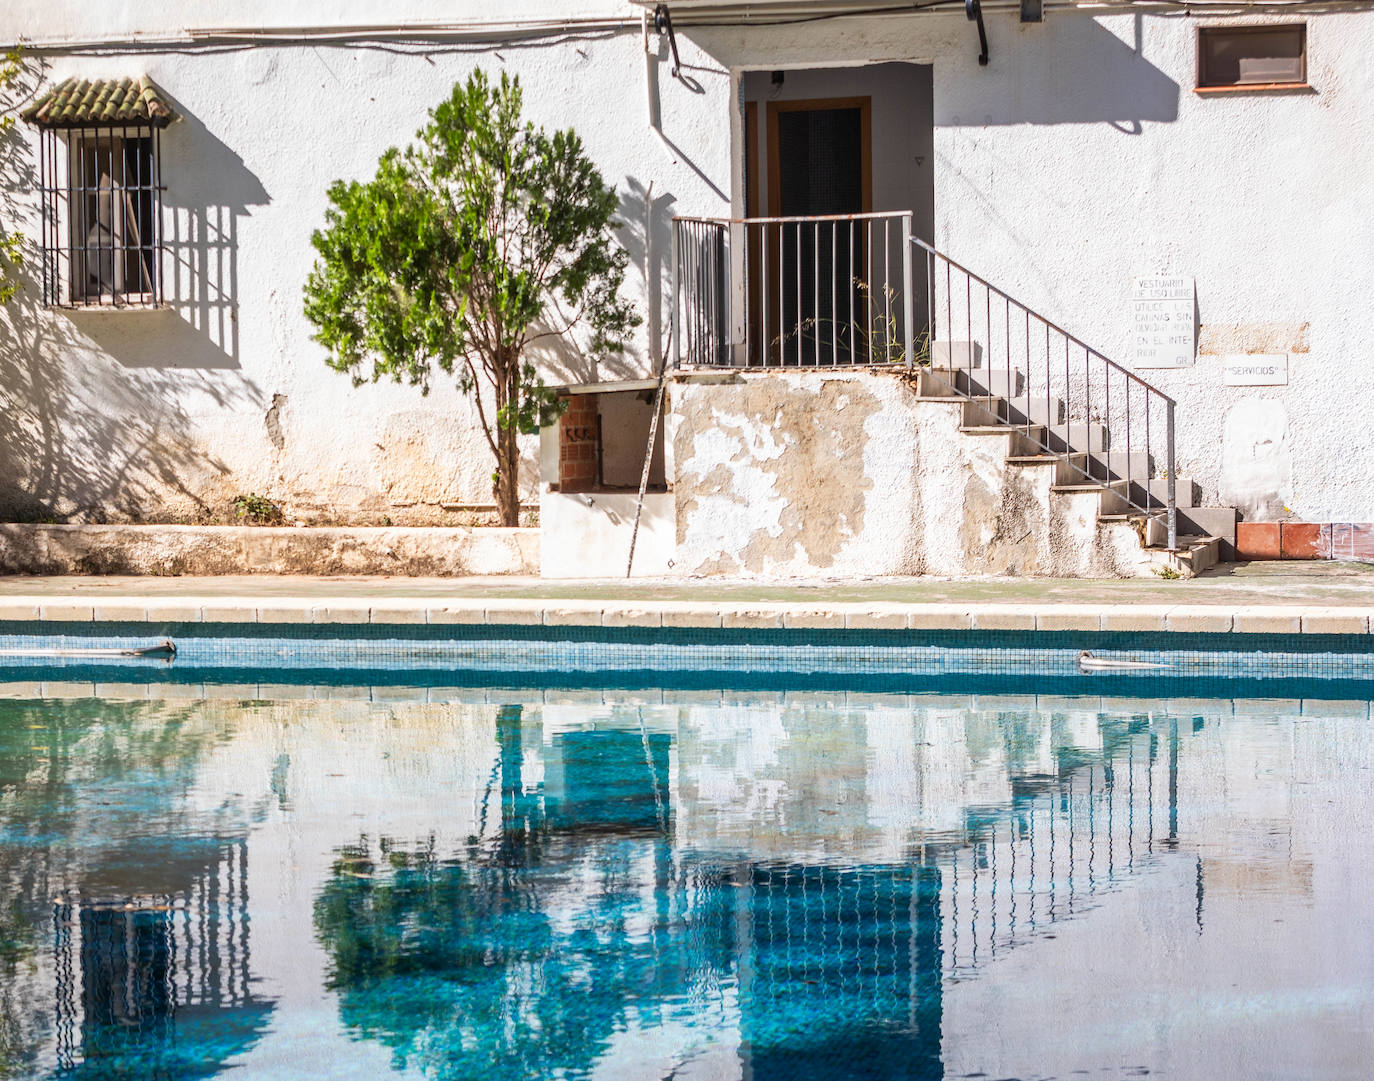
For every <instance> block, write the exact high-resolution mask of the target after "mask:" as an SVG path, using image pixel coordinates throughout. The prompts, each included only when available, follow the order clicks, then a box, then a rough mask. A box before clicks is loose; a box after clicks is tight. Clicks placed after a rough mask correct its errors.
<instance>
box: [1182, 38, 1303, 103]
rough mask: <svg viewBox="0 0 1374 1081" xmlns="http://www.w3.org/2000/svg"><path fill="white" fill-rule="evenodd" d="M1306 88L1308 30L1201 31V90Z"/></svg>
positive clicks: (1198, 85)
mask: <svg viewBox="0 0 1374 1081" xmlns="http://www.w3.org/2000/svg"><path fill="white" fill-rule="evenodd" d="M1306 85H1307V27H1306V26H1263V27H1255V26H1246V27H1207V28H1205V29H1201V30H1199V31H1198V72H1197V88H1198V89H1199V90H1233V89H1257V88H1262V87H1280V88H1283V87H1305V86H1306Z"/></svg>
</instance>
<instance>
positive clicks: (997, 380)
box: [958, 368, 1023, 398]
mask: <svg viewBox="0 0 1374 1081" xmlns="http://www.w3.org/2000/svg"><path fill="white" fill-rule="evenodd" d="M958 378H959V381H960V383H959V386H960V389H961V390H963V391H964V392H965V393H967V394H973V395H984V394H991V395H994V396H996V397H998V398H1015V397H1016V396H1017V395H1018V394H1020V393H1021V389H1022V383H1023V380H1022V378H1021V373H1020V372H1019V371H1017V370H1016V369H1015V368H1013V369H1012V370H1011V371H1007V370H1006V369H1005V368H996V369H994V368H969V369H965V370H963V371H961V372H959V373H958Z"/></svg>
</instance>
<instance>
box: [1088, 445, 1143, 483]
mask: <svg viewBox="0 0 1374 1081" xmlns="http://www.w3.org/2000/svg"><path fill="white" fill-rule="evenodd" d="M1085 457H1086V458H1087V459H1088V464H1087V471H1088V476H1090V477H1092V478H1093V480H1103V481H1108V480H1130V481H1131V482H1132V483H1135V482H1137V481H1138V482H1140V483H1141V484H1144V483H1145V481H1146V480H1147V479H1148V478H1149V476H1150V472H1151V462H1150V456H1149V455H1148V454H1146V453H1145V452H1144V451H1143V450H1133V451H1124V450H1109V451H1104V452H1101V453H1096V454H1089V455H1086V456H1085Z"/></svg>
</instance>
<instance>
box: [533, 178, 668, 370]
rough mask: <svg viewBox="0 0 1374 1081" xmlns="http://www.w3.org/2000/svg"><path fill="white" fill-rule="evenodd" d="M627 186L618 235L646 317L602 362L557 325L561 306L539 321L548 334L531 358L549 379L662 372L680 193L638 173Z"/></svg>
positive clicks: (562, 318)
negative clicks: (659, 187)
mask: <svg viewBox="0 0 1374 1081" xmlns="http://www.w3.org/2000/svg"><path fill="white" fill-rule="evenodd" d="M626 184H627V187H626V188H625V190H622V191H621V192H620V205H619V207H618V208H617V209H616V216H615V220H616V222H617V223H618V227H617V228H616V230H615V234H616V238H617V240H619V242H620V244H621V246H622V247H623V248H624V249H625V251H626V252H627V253H628V254H629V256H630V264H629V266H628V267H627V268H626V270H625V284H626V287H627V288H629V289H631V290H633V289H634V288H635V286H636V285H638V287H639V290H640V292H641V295H642V296H643V298H644V300H643V307H642V308H641V314H642V315H643V316H644V322H643V323H642V324H641V325H640V327H639V330H638V331H637V333H636V334H635V335H634V337H632V338H631V340H630V344H629V346H628V347H627V348H626V349H625V351H624V352H621V353H612V354H611V355H610V356H608V357H605V358H603V359H602V360H600V361H596V360H594V359H593V358H592V357H590V356H589V355H587V354H586V353H585V352H583V350H582V349H581V347H580V345H579V342H578V338H579V337H580V335H579V334H578V333H577V332H574V334H572V335H560V334H557V333H556V332H555V330H554V329H553V328H558V327H561V326H564V325H565V324H566V322H567V318H566V315H567V313H565V312H563V311H562V310H561V308H560V309H558V310H556V311H554V312H552V313H551V316H552V317H551V318H550V319H547V320H545V321H543V322H542V323H540V324H538V325H537V326H536V328H535V333H536V334H547V335H548V337H542V338H539V339H538V340H536V341H535V342H533V343H532V344H531V346H530V349H529V356H530V359H531V360H533V361H534V362H535V364H536V365H537V366H538V368H539V370H540V372H541V373H543V375H544V378H545V381H546V382H551V383H556V384H558V383H566V384H572V385H576V384H579V383H596V382H605V381H608V380H617V379H643V378H645V377H646V376H649V375H652V374H654V373H655V372H657V371H658V364H659V362H660V361H661V360H662V359H663V350H664V349H665V348H666V347H667V345H668V342H667V340H666V338H665V337H664V334H665V329H664V328H663V327H662V326H661V319H660V311H661V310H662V306H663V303H664V297H665V296H666V294H667V292H668V285H669V277H670V274H671V271H672V244H673V203H674V201H675V196H673V195H672V194H671V193H669V192H667V191H658V190H651V188H652V185H647V186H646V185H645V184H643V183H642V182H641V181H639V180H637V179H636V178H635V177H632V176H631V177H627V178H626Z"/></svg>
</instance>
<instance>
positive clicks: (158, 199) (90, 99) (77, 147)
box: [23, 78, 176, 308]
mask: <svg viewBox="0 0 1374 1081" xmlns="http://www.w3.org/2000/svg"><path fill="white" fill-rule="evenodd" d="M23 115H24V119H25V120H27V121H28V122H29V123H31V124H34V125H36V126H37V127H38V128H39V131H40V140H39V169H38V174H39V196H40V209H41V233H42V235H41V238H40V245H39V246H40V249H41V252H42V257H43V258H42V267H41V276H42V287H43V288H42V292H43V303H44V304H45V305H47V306H49V307H64V308H67V307H70V308H75V307H156V306H158V305H160V304H161V303H162V298H163V273H162V193H163V191H164V190H165V188H164V185H163V182H162V129H163V128H164V127H165V126H166V125H167V124H169V123H171V122H172V121H173V120H175V119H176V114H175V112H173V110H172V108H171V106H170V105H169V104H168V103H167V101H166V100H165V98H164V96H163V95H162V93H161V92H160V91H159V90H158V88H157V87H155V86H154V85H153V84H152V83H151V82H149V81H148V80H147V79H119V80H90V79H76V78H72V79H67V80H65V81H64V82H62V83H60V84H58V85H57V86H55V87H54V88H53V89H51V90H50V91H48V92H47V93H46V94H44V95H43V96H42V97H40V98H39V99H38V100H37V101H36V102H35V103H34V104H33V105H32V106H30V107H29V108H28V109H26V110H24V114H23Z"/></svg>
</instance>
